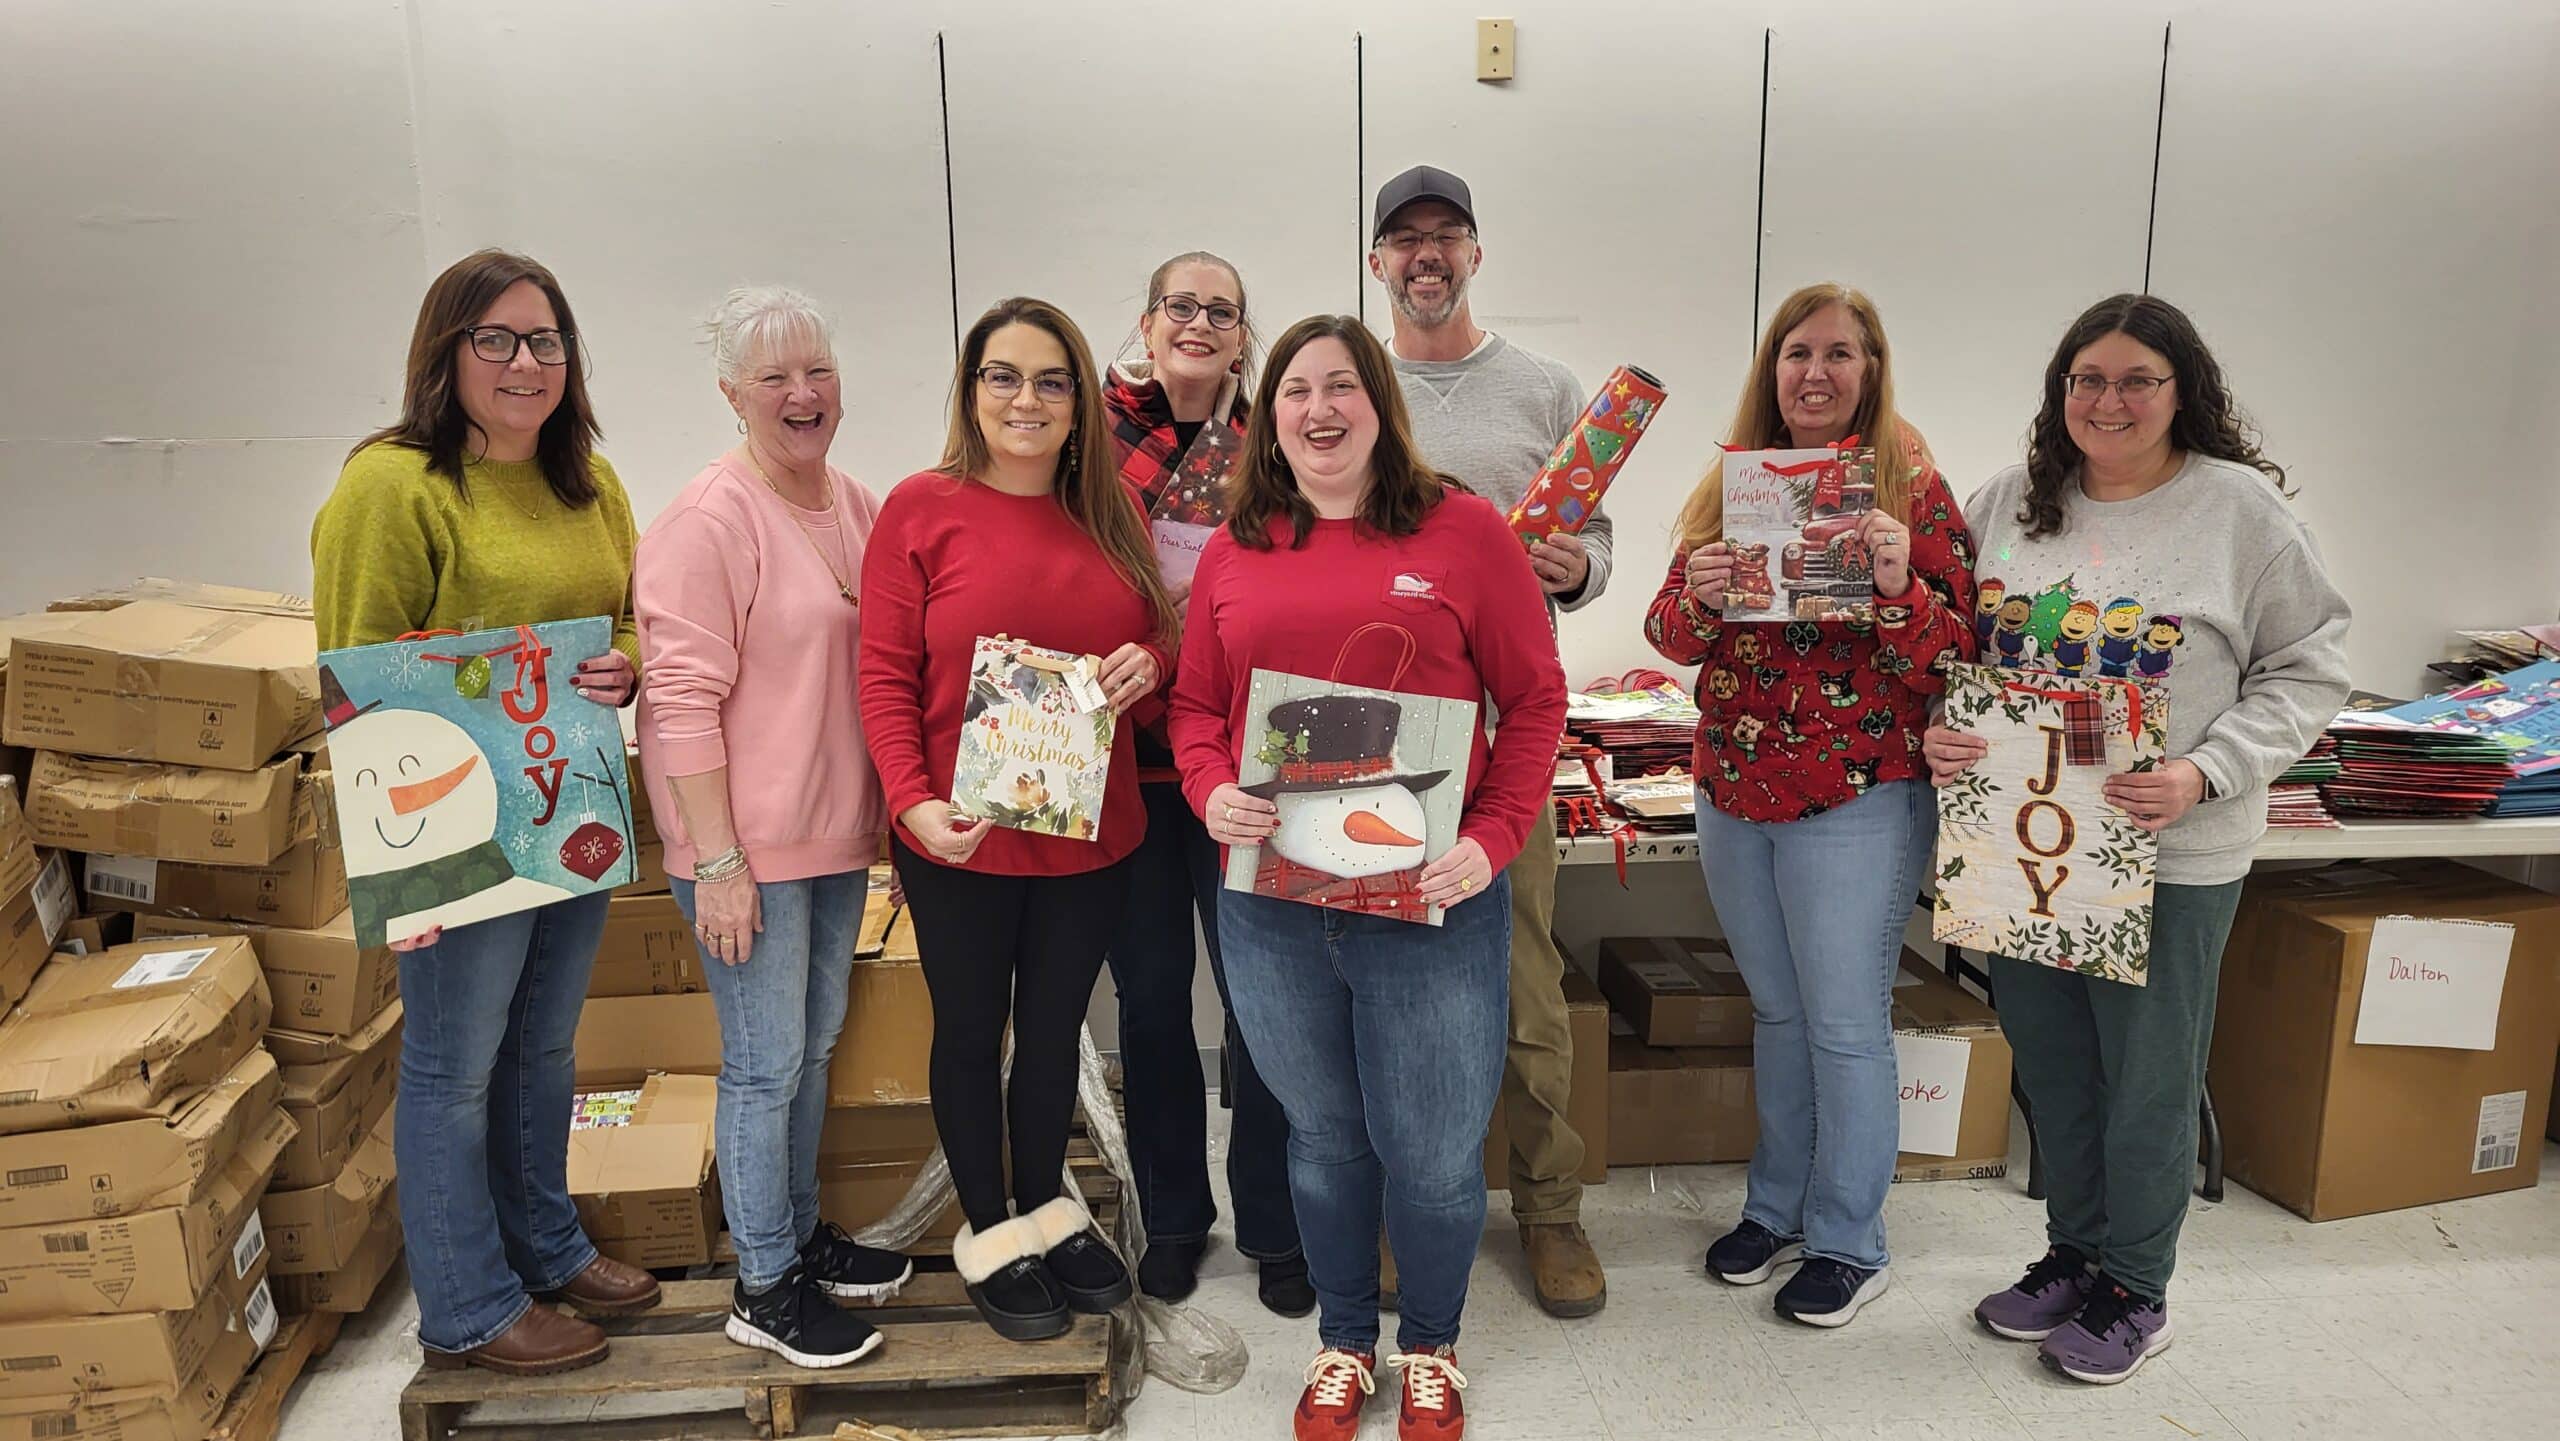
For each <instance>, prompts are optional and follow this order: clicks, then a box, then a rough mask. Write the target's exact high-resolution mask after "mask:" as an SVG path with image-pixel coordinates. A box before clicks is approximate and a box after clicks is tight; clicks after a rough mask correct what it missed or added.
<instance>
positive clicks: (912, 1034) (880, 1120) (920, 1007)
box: [818, 865, 960, 1241]
mask: <svg viewBox="0 0 2560 1441" xmlns="http://www.w3.org/2000/svg"><path fill="white" fill-rule="evenodd" d="M889 889H890V873H889V868H888V867H887V866H885V865H881V866H874V867H873V868H872V870H871V891H870V896H869V899H868V902H867V904H866V907H865V911H864V914H863V923H862V933H861V936H860V938H859V939H858V940H857V941H856V943H855V945H854V961H853V982H852V986H853V994H852V996H851V997H850V999H849V1000H848V1001H847V1003H846V1006H845V1017H844V1030H843V1031H842V1032H841V1033H840V1034H839V1035H838V1036H837V1038H836V1049H835V1055H834V1057H833V1058H832V1059H831V1060H830V1061H829V1063H828V1067H827V1120H826V1129H825V1130H824V1131H823V1132H821V1133H820V1135H819V1138H818V1196H819V1206H820V1209H821V1210H823V1211H824V1212H825V1213H826V1217H827V1219H828V1220H831V1221H834V1222H836V1223H837V1224H839V1225H841V1226H844V1227H846V1228H847V1229H860V1228H861V1227H864V1226H867V1225H870V1224H871V1223H872V1222H874V1221H877V1220H879V1219H880V1218H881V1217H883V1216H885V1215H887V1214H888V1213H889V1211H890V1209H891V1208H892V1207H894V1206H896V1205H897V1204H898V1202H899V1201H901V1200H903V1199H904V1198H905V1196H906V1194H907V1190H908V1188H909V1187H911V1186H913V1185H914V1184H915V1180H916V1176H917V1174H918V1173H919V1172H920V1171H921V1170H922V1169H923V1168H924V1163H925V1161H926V1160H927V1159H929V1158H930V1157H931V1156H932V1155H933V1152H934V1148H935V1147H936V1146H937V1145H939V1144H940V1141H939V1138H938V1137H937V1136H936V1135H935V1132H934V1126H933V1105H932V1099H933V1091H932V1086H931V1082H930V1069H931V1061H932V1058H933V1000H932V997H931V996H930V995H928V994H927V993H926V991H925V985H924V965H923V963H922V962H921V961H919V960H918V959H917V958H916V934H915V923H914V921H913V919H912V918H911V917H910V916H909V915H908V914H907V912H906V911H905V909H904V908H903V907H893V906H891V905H890V904H889ZM959 1230H960V1207H959V1205H958V1203H957V1202H954V1203H953V1204H952V1205H950V1206H948V1207H946V1208H945V1209H944V1210H943V1212H942V1214H941V1215H940V1216H937V1217H936V1218H934V1221H933V1223H932V1224H931V1225H930V1226H928V1227H927V1228H926V1230H925V1232H924V1236H925V1238H926V1239H928V1240H936V1241H940V1240H947V1239H949V1238H950V1237H952V1236H954V1235H957V1234H958V1233H959Z"/></svg>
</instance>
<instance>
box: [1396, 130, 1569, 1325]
mask: <svg viewBox="0 0 2560 1441" xmlns="http://www.w3.org/2000/svg"><path fill="white" fill-rule="evenodd" d="M1370 235H1371V240H1370V248H1369V273H1370V274H1372V275H1374V276H1376V277H1377V278H1378V279H1379V281H1380V282H1382V283H1383V284H1384V285H1385V286H1386V288H1387V297H1388V299H1389V301H1390V302H1391V303H1392V304H1393V306H1394V313H1395V334H1394V338H1393V342H1392V345H1391V347H1390V348H1391V349H1392V351H1393V353H1394V356H1395V364H1396V378H1397V380H1398V381H1399V382H1401V384H1402V387H1403V390H1404V401H1405V408H1406V410H1408V411H1409V412H1410V413H1411V415H1412V420H1413V435H1414V440H1415V442H1416V443H1417V444H1418V445H1419V446H1420V447H1421V449H1422V458H1423V460H1424V461H1426V462H1427V463H1429V464H1430V465H1432V466H1434V467H1436V468H1437V469H1440V470H1443V471H1446V472H1448V473H1449V474H1451V475H1454V476H1456V477H1457V478H1458V479H1460V480H1462V481H1464V482H1466V484H1467V485H1468V487H1469V488H1471V489H1473V490H1474V491H1475V492H1476V493H1477V494H1479V495H1481V496H1483V497H1484V498H1485V499H1487V500H1489V501H1492V502H1493V503H1494V504H1495V505H1496V506H1499V507H1501V508H1503V509H1505V510H1508V509H1509V508H1510V507H1511V506H1512V505H1514V504H1516V503H1517V502H1518V501H1519V499H1520V497H1521V496H1522V495H1524V494H1526V493H1527V492H1528V489H1529V483H1530V482H1531V481H1533V480H1535V479H1536V478H1537V475H1538V472H1539V470H1540V469H1541V468H1543V467H1544V466H1545V464H1546V461H1547V457H1548V456H1549V455H1550V454H1551V453H1553V452H1554V450H1555V447H1556V442H1557V441H1558V440H1561V439H1562V438H1563V437H1564V435H1565V434H1566V432H1568V431H1570V430H1571V429H1572V428H1573V425H1574V422H1575V421H1576V420H1577V419H1578V418H1580V416H1581V414H1582V409H1583V405H1584V403H1585V397H1584V395H1583V391H1582V386H1581V384H1580V382H1578V381H1576V380H1575V379H1574V378H1573V373H1572V372H1571V371H1569V370H1566V369H1565V368H1564V367H1563V366H1562V365H1559V364H1557V363H1556V362H1555V361H1553V360H1550V359H1548V358H1547V357H1545V356H1543V355H1540V354H1538V353H1537V352H1536V351H1533V350H1529V349H1527V348H1526V347H1523V346H1519V345H1514V344H1512V343H1511V342H1509V341H1507V340H1505V339H1504V338H1503V337H1501V336H1499V335H1492V334H1488V333H1487V332H1485V331H1483V330H1480V329H1478V328H1477V327H1476V323H1475V319H1474V317H1473V315H1472V314H1471V313H1470V311H1469V307H1468V303H1467V285H1468V282H1469V281H1471V280H1472V279H1474V277H1475V273H1476V269H1477V267H1478V266H1480V265H1482V264H1483V263H1484V248H1483V247H1482V246H1481V245H1479V244H1478V243H1477V241H1476V216H1475V199H1474V196H1473V195H1472V194H1470V193H1469V191H1468V189H1467V184H1466V182H1465V181H1463V180H1460V179H1459V178H1458V177H1457V176H1455V175H1452V174H1450V173H1449V172H1447V171H1445V170H1440V169H1436V168H1434V167H1431V166H1428V165H1420V166H1416V167H1414V168H1413V169H1411V170H1408V171H1406V172H1404V173H1403V174H1401V175H1399V176H1397V177H1396V178H1394V179H1393V180H1390V181H1388V182H1387V183H1386V184H1385V185H1384V186H1381V187H1380V188H1379V190H1378V202H1377V209H1376V223H1375V224H1374V225H1373V226H1372V227H1371V231H1370ZM1610 539H1611V530H1610V524H1609V516H1608V514H1607V512H1605V511H1602V510H1599V509H1597V508H1595V509H1594V510H1593V512H1592V515H1591V519H1590V521H1589V523H1588V524H1587V525H1585V526H1584V528H1583V531H1582V534H1581V535H1580V536H1570V535H1561V536H1557V537H1555V538H1554V540H1553V541H1551V542H1549V543H1545V544H1540V545H1534V546H1532V547H1530V549H1529V563H1530V565H1531V567H1532V568H1534V569H1535V570H1536V571H1537V573H1538V579H1539V582H1540V583H1541V584H1542V585H1544V586H1545V587H1546V590H1547V606H1548V615H1549V619H1550V622H1551V623H1552V620H1553V617H1554V613H1555V611H1556V609H1557V608H1558V607H1559V606H1561V608H1563V609H1565V610H1576V609H1579V608H1581V607H1582V606H1585V605H1588V604H1590V603H1591V602H1592V601H1594V600H1596V599H1598V598H1599V595H1600V592H1601V591H1602V590H1604V589H1606V588H1607V587H1608V584H1609V563H1610ZM1509 874H1510V877H1511V1045H1510V1053H1509V1056H1508V1058H1507V1064H1506V1065H1505V1066H1504V1068H1503V1076H1502V1117H1503V1122H1504V1126H1505V1129H1506V1130H1507V1131H1508V1132H1509V1135H1510V1140H1511V1158H1510V1159H1511V1213H1512V1216H1513V1218H1514V1219H1515V1220H1517V1221H1518V1222H1519V1224H1520V1242H1521V1245H1522V1246H1524V1247H1526V1248H1527V1250H1528V1253H1529V1269H1530V1273H1531V1275H1532V1276H1533V1277H1534V1279H1535V1281H1536V1286H1537V1293H1538V1304H1539V1305H1540V1306H1542V1307H1544V1308H1545V1309H1546V1310H1547V1311H1548V1312H1549V1313H1550V1314H1553V1315H1557V1316H1588V1315H1590V1314H1592V1313H1593V1312H1595V1311H1598V1310H1599V1309H1600V1308H1601V1306H1602V1305H1603V1304H1605V1303H1606V1302H1607V1300H1608V1295H1609V1291H1608V1280H1607V1277H1606V1276H1605V1275H1604V1274H1603V1273H1602V1271H1601V1268H1600V1258H1599V1257H1598V1256H1597V1255H1596V1254H1594V1253H1593V1251H1592V1249H1591V1240H1590V1237H1589V1236H1588V1235H1586V1234H1585V1233H1584V1231H1583V1229H1582V1223H1581V1217H1582V1181H1581V1179H1580V1172H1581V1170H1582V1159H1583V1146H1582V1137H1581V1136H1579V1135H1578V1134H1576V1133H1575V1131H1574V1129H1573V1124H1572V1122H1571V1121H1569V1120H1567V1119H1566V1115H1565V1112H1566V1107H1567V1105H1568V1103H1569V1102H1570V1100H1571V1097H1572V1091H1573V1033H1572V1030H1571V1027H1570V1025H1569V1023H1568V1019H1567V1014H1566V1009H1565V1001H1564V957H1563V956H1562V955H1561V954H1560V953H1559V952H1558V951H1557V950H1556V944H1555V903H1556V846H1555V812H1554V811H1553V809H1552V808H1550V807H1540V808H1539V811H1538V823H1537V825H1536V827H1535V828H1533V829H1532V830H1531V831H1530V833H1529V843H1528V845H1527V846H1526V847H1525V848H1523V849H1522V850H1521V852H1520V858H1519V859H1518V860H1516V861H1514V862H1512V863H1511V869H1510V872H1509Z"/></svg>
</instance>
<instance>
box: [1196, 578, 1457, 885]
mask: <svg viewBox="0 0 2560 1441" xmlns="http://www.w3.org/2000/svg"><path fill="white" fill-rule="evenodd" d="M1372 630H1384V631H1388V632H1391V633H1392V634H1394V635H1396V636H1398V637H1401V638H1402V640H1403V643H1404V659H1403V660H1402V661H1400V662H1399V663H1398V664H1397V666H1396V668H1395V676H1396V678H1398V679H1400V678H1402V676H1403V675H1404V670H1405V666H1406V665H1407V664H1409V663H1410V662H1411V661H1412V658H1413V648H1414V644H1415V642H1414V639H1413V635H1412V633H1411V632H1409V631H1406V630H1404V629H1403V628H1402V627H1399V626H1377V625H1372V626H1364V627H1362V628H1361V629H1360V630H1358V631H1355V632H1353V634H1352V636H1351V638H1350V639H1349V640H1347V641H1345V642H1344V643H1343V648H1342V655H1340V656H1337V657H1335V659H1334V674H1335V675H1337V676H1338V675H1340V674H1341V671H1342V662H1343V659H1344V658H1345V657H1347V656H1348V655H1349V654H1350V652H1351V647H1352V646H1353V645H1355V644H1357V643H1358V642H1359V641H1360V639H1361V637H1362V636H1364V635H1366V634H1367V633H1368V632H1370V631H1372ZM1392 684H1393V682H1392V681H1390V685H1392ZM1245 712H1246V720H1245V726H1244V736H1245V741H1244V755H1243V756H1242V757H1241V759H1240V760H1239V761H1238V762H1237V766H1236V771H1237V783H1238V785H1239V786H1240V787H1241V788H1242V789H1243V790H1244V791H1245V793H1246V794H1248V795H1256V796H1260V797H1262V798H1263V799H1265V800H1268V801H1270V802H1272V803H1273V804H1274V805H1276V806H1277V807H1279V811H1280V828H1279V830H1278V831H1277V832H1275V833H1274V834H1273V835H1272V837H1271V839H1270V840H1268V841H1265V842H1262V843H1261V844H1259V845H1246V846H1231V847H1229V848H1228V851H1227V889H1229V890H1231V891H1250V892H1252V893H1253V894H1255V895H1261V896H1275V897H1278V898H1279V899H1281V900H1289V901H1301V902H1304V903H1306V904H1308V905H1316V906H1331V907H1333V908H1334V909H1336V910H1344V911H1359V912H1361V913H1363V914H1365V915H1373V916H1391V917H1393V918H1395V919H1397V920H1400V921H1419V922H1422V923H1423V924H1425V925H1434V926H1436V925H1439V924H1440V921H1441V908H1440V907H1438V906H1431V905H1425V904H1424V903H1423V901H1422V897H1421V894H1420V891H1419V883H1420V880H1421V876H1422V868H1423V866H1424V865H1425V864H1427V863H1428V862H1430V861H1431V860H1432V859H1434V858H1435V857H1437V856H1439V855H1440V854H1441V853H1442V852H1443V851H1446V850H1448V849H1449V848H1450V847H1451V846H1454V845H1456V844H1457V843H1458V820H1459V813H1460V810H1461V809H1462V807H1463V806H1464V803H1465V800H1466V793H1467V765H1468V761H1469V759H1470V757H1471V754H1472V751H1473V747H1474V742H1475V727H1476V703H1475V702H1474V701H1463V700H1449V699H1446V698H1445V697H1441V696H1433V695H1413V694H1409V693H1407V692H1404V691H1398V690H1393V689H1389V690H1373V689H1370V688H1369V687H1366V686H1355V685H1346V684H1344V683H1342V682H1341V681H1339V680H1334V679H1320V678H1318V677H1315V676H1303V675H1291V674H1289V673H1288V672H1285V671H1276V670H1262V669H1259V668H1257V669H1256V670H1255V671H1254V672H1253V678H1252V680H1251V682H1250V684H1249V686H1248V688H1247V691H1246V698H1245Z"/></svg>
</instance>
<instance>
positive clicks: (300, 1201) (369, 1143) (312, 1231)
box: [258, 1106, 399, 1276]
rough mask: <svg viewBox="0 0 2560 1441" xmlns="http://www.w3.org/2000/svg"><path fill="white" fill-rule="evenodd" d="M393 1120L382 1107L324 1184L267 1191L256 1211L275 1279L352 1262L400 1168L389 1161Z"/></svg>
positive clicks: (391, 1111) (392, 1114)
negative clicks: (270, 1253)
mask: <svg viewBox="0 0 2560 1441" xmlns="http://www.w3.org/2000/svg"><path fill="white" fill-rule="evenodd" d="M397 1117H398V1111H397V1109H396V1108H395V1107H392V1106H385V1107H383V1110H382V1118H381V1119H380V1120H378V1121H375V1122H374V1123H373V1129H372V1130H371V1131H369V1132H367V1133H366V1135H365V1138H364V1143H363V1144H362V1145H360V1146H358V1147H356V1153H355V1154H354V1155H353V1156H351V1157H349V1158H348V1159H347V1165H346V1169H344V1170H342V1171H340V1172H339V1173H338V1174H337V1175H335V1176H333V1177H331V1178H330V1179H329V1181H328V1183H327V1184H325V1185H319V1186H305V1187H302V1188H300V1189H298V1190H287V1189H282V1188H279V1189H274V1190H270V1191H268V1192H267V1197H266V1199H265V1200H264V1201H262V1202H260V1203H259V1205H258V1212H259V1214H260V1215H261V1216H263V1217H264V1218H265V1220H266V1227H267V1245H268V1247H269V1248H270V1249H271V1250H272V1251H273V1252H274V1253H275V1255H274V1259H273V1260H272V1261H270V1262H269V1263H268V1265H269V1268H270V1269H271V1270H272V1271H273V1272H274V1273H275V1274H276V1275H278V1276H314V1275H319V1274H322V1273H324V1272H329V1271H335V1270H337V1269H339V1268H340V1267H342V1266H345V1265H346V1264H347V1263H348V1262H349V1261H351V1260H353V1259H354V1258H355V1254H356V1248H357V1247H358V1246H360V1245H362V1244H363V1242H364V1239H365V1235H366V1233H367V1232H368V1231H370V1230H371V1229H372V1227H373V1222H374V1216H375V1213H377V1212H379V1211H381V1210H382V1209H383V1208H385V1207H387V1206H390V1205H392V1204H393V1202H392V1192H393V1188H394V1185H395V1182H396V1179H397V1177H398V1175H399V1166H398V1164H397V1163H396V1162H395V1161H394V1160H393V1158H392V1149H391V1128H392V1123H393V1122H394V1120H396V1119H397Z"/></svg>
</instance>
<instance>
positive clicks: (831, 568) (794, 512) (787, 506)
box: [740, 446, 862, 607]
mask: <svg viewBox="0 0 2560 1441" xmlns="http://www.w3.org/2000/svg"><path fill="white" fill-rule="evenodd" d="M740 449H742V450H744V451H746V453H747V464H749V465H751V466H753V467H755V472H756V479H758V480H761V481H763V482H764V488H765V489H767V490H769V491H772V492H773V498H774V499H776V500H778V501H781V502H782V509H783V513H784V514H786V515H789V516H790V517H791V523H792V524H793V525H794V526H796V527H798V528H799V531H800V538H801V539H802V540H805V541H807V542H809V550H810V552H811V553H812V554H814V555H816V556H817V557H818V564H820V565H823V566H825V567H826V568H827V578H828V579H829V580H832V581H834V582H835V583H836V594H838V595H840V596H843V597H844V603H845V604H847V605H850V606H856V607H858V606H860V605H861V604H862V599H861V597H859V596H857V595H855V594H854V593H853V584H852V582H850V581H848V580H846V579H845V574H844V572H843V571H841V570H838V569H836V563H835V560H834V559H833V558H832V557H830V556H829V555H828V554H827V550H826V547H825V546H822V545H820V544H818V537H817V536H815V535H813V534H811V533H810V530H809V523H808V522H807V521H804V520H802V519H801V518H800V510H801V507H799V506H797V505H794V504H792V503H791V497H789V496H787V495H784V494H783V493H782V487H781V486H778V485H776V484H774V483H773V477H772V476H770V475H767V474H765V471H764V462H763V461H761V460H758V459H756V452H755V447H753V446H741V447H740ZM827 514H829V515H832V516H834V517H835V518H836V524H838V525H842V524H844V516H843V515H842V513H840V512H839V511H838V510H837V508H836V485H835V480H834V478H833V477H829V478H828V480H827ZM838 533H839V534H841V533H842V532H838Z"/></svg>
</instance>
